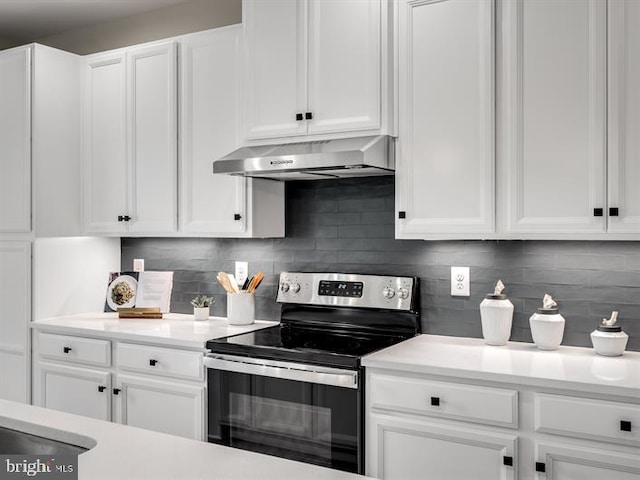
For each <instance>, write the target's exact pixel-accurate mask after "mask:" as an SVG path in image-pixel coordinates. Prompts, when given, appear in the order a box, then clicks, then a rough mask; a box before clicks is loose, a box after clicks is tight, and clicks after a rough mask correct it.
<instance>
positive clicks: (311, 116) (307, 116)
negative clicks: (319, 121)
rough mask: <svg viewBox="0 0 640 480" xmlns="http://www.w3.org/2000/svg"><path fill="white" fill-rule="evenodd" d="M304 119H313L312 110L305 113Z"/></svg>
mask: <svg viewBox="0 0 640 480" xmlns="http://www.w3.org/2000/svg"><path fill="white" fill-rule="evenodd" d="M304 119H305V120H313V113H311V112H306V113H305V114H304Z"/></svg>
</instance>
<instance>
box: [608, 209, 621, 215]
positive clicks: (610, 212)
mask: <svg viewBox="0 0 640 480" xmlns="http://www.w3.org/2000/svg"><path fill="white" fill-rule="evenodd" d="M619 214H620V212H619V211H618V207H611V208H609V216H610V217H617V216H618V215H619Z"/></svg>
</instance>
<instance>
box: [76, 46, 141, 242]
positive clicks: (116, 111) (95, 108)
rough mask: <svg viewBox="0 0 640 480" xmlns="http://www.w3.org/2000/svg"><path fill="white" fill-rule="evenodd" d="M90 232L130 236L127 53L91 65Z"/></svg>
mask: <svg viewBox="0 0 640 480" xmlns="http://www.w3.org/2000/svg"><path fill="white" fill-rule="evenodd" d="M84 70H85V71H84V74H85V89H84V100H83V103H84V121H83V128H84V132H83V138H84V142H83V162H84V185H83V188H84V192H83V196H84V204H83V216H84V226H85V230H86V231H87V232H88V233H124V232H126V231H127V225H126V223H124V222H119V221H118V216H123V215H128V214H129V215H130V213H129V211H128V203H129V199H128V193H129V186H128V183H127V182H128V167H127V152H126V119H125V105H126V103H125V101H126V96H125V90H126V85H125V57H124V53H117V54H106V55H100V56H95V57H90V58H89V59H88V60H87V62H86V63H85V67H84Z"/></svg>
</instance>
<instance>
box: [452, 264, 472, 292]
mask: <svg viewBox="0 0 640 480" xmlns="http://www.w3.org/2000/svg"><path fill="white" fill-rule="evenodd" d="M470 283H471V278H470V277H469V267H451V295H453V296H454V297H468V296H469V295H471V288H470Z"/></svg>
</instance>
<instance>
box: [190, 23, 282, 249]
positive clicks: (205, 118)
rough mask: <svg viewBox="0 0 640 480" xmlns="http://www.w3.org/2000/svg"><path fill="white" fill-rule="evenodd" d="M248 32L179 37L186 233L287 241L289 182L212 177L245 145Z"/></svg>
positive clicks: (229, 29) (235, 29) (236, 30)
mask: <svg viewBox="0 0 640 480" xmlns="http://www.w3.org/2000/svg"><path fill="white" fill-rule="evenodd" d="M241 36H242V28H241V27H240V26H231V27H225V28H220V29H215V30H210V31H207V32H201V33H197V34H192V35H187V36H185V37H183V38H181V39H180V59H181V60H180V62H181V63H180V66H181V69H180V70H181V74H180V85H181V90H180V98H181V101H180V183H179V186H180V187H179V191H180V202H179V203H180V215H179V217H180V233H181V234H185V235H194V234H197V235H201V236H213V235H215V236H220V237H229V236H233V237H244V236H247V237H249V236H260V237H282V236H284V184H283V183H282V182H273V181H269V180H256V179H254V180H252V179H245V178H239V177H234V176H230V175H214V174H213V162H214V160H216V159H218V158H221V157H223V156H224V155H226V154H228V153H230V152H232V151H233V150H235V149H236V148H238V146H239V140H238V137H239V134H238V133H239V132H240V113H241V112H240V104H241V102H240V98H241V97H240V89H241V85H242V81H241V79H242V77H241V73H242V68H241V67H242V66H241V58H242V57H241V55H240V41H241Z"/></svg>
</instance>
